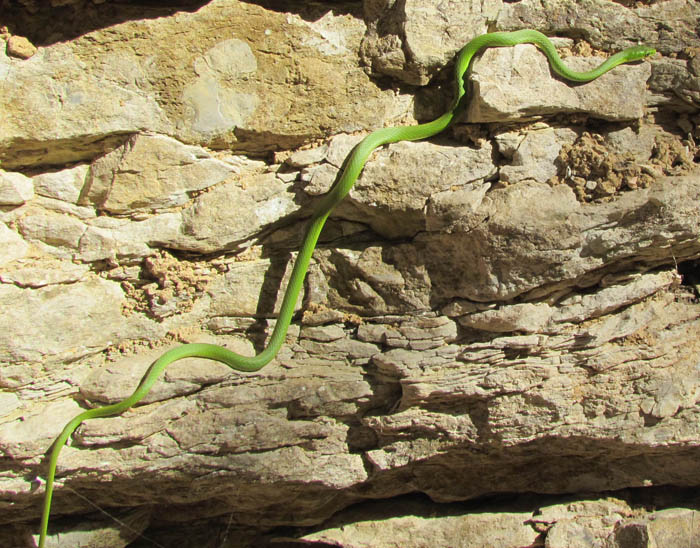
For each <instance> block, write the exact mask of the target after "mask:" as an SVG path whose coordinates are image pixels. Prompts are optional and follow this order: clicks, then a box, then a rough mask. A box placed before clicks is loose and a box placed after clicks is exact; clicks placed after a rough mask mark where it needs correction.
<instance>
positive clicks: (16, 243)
mask: <svg viewBox="0 0 700 548" xmlns="http://www.w3.org/2000/svg"><path fill="white" fill-rule="evenodd" d="M28 249H29V245H28V244H27V242H25V241H24V240H23V239H22V237H21V236H20V235H19V234H17V233H16V232H15V231H14V230H12V229H11V228H9V227H8V226H7V225H6V224H5V223H0V265H4V264H5V263H9V262H11V261H14V260H15V259H21V258H22V257H24V256H25V255H26V254H27V251H28Z"/></svg>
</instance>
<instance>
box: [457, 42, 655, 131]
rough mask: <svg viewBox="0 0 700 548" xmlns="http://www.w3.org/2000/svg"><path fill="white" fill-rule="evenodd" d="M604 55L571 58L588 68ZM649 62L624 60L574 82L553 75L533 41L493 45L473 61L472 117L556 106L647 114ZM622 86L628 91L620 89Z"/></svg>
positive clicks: (517, 114)
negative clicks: (604, 71)
mask: <svg viewBox="0 0 700 548" xmlns="http://www.w3.org/2000/svg"><path fill="white" fill-rule="evenodd" d="M603 61H604V59H575V58H567V59H566V63H567V65H568V66H569V67H570V68H572V69H573V70H578V71H582V72H583V71H586V70H590V69H593V68H595V67H597V66H598V65H599V64H601V63H602V62H603ZM650 75H651V67H650V65H649V63H642V64H640V65H635V66H633V65H624V66H619V67H616V70H614V71H610V72H609V73H607V74H604V75H603V76H601V77H600V78H598V79H596V80H594V81H592V82H589V83H588V84H586V85H585V86H571V85H569V83H567V82H566V80H564V79H557V78H554V77H553V76H552V72H551V69H550V67H549V63H548V61H547V58H546V57H545V56H544V54H543V53H542V52H540V51H539V50H538V49H537V48H536V47H535V46H533V45H530V44H522V45H518V46H514V47H512V48H492V49H489V50H487V51H485V52H484V53H483V54H482V55H481V57H480V58H479V59H478V60H477V61H475V62H474V68H473V70H472V81H473V85H474V97H475V98H474V100H472V101H471V102H470V104H469V110H468V114H467V119H468V120H469V121H470V122H495V121H502V120H509V119H527V118H531V117H534V116H538V115H546V114H550V113H552V112H567V113H585V114H588V115H590V116H593V117H595V118H602V119H605V120H618V121H619V120H636V119H639V118H641V117H642V116H643V115H644V103H645V95H646V82H647V80H648V79H649V76H650ZM616 89H624V90H625V93H624V94H619V93H616V92H615V90H616Z"/></svg>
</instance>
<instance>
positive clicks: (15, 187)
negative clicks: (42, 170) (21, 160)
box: [0, 171, 34, 206]
mask: <svg viewBox="0 0 700 548" xmlns="http://www.w3.org/2000/svg"><path fill="white" fill-rule="evenodd" d="M33 196H34V185H33V184H32V180H31V179H30V178H29V177H25V176H24V175H22V174H21V173H12V172H7V171H0V206H17V205H22V204H23V203H25V202H26V201H27V200H31V199H32V197H33Z"/></svg>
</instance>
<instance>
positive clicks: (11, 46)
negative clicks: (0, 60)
mask: <svg viewBox="0 0 700 548" xmlns="http://www.w3.org/2000/svg"><path fill="white" fill-rule="evenodd" d="M35 53H36V46H35V45H34V44H32V43H31V42H30V41H29V40H28V39H27V38H25V37H24V36H17V35H15V36H10V38H9V39H8V40H7V54H8V55H11V56H12V57H18V58H19V59H29V58H30V57H32V56H33V55H34V54H35Z"/></svg>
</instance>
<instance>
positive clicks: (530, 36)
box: [39, 30, 655, 548]
mask: <svg viewBox="0 0 700 548" xmlns="http://www.w3.org/2000/svg"><path fill="white" fill-rule="evenodd" d="M522 43H530V44H535V45H536V46H537V47H538V48H539V49H540V50H542V51H543V52H544V53H545V55H546V56H547V58H548V59H549V63H550V66H551V67H552V69H553V70H554V71H555V72H556V73H557V74H559V75H560V76H562V77H563V78H565V79H567V80H572V81H574V82H589V81H591V80H594V79H596V78H598V77H599V76H600V75H602V74H604V73H606V72H607V71H609V70H610V69H612V68H613V67H616V66H617V65H619V64H621V63H628V62H630V61H635V60H638V59H643V58H645V57H648V56H649V55H653V54H654V53H655V50H654V49H653V48H650V47H647V46H635V47H632V48H628V49H625V50H623V51H621V52H619V53H616V54H615V55H613V56H612V57H610V58H609V59H607V60H606V61H605V62H604V63H602V64H601V65H600V66H598V67H597V68H595V69H593V70H590V71H588V72H575V71H572V70H570V69H569V68H568V67H566V65H564V63H563V62H562V60H561V58H560V57H559V55H558V54H557V51H556V49H555V48H554V46H553V44H552V42H550V41H549V39H548V38H547V37H546V36H545V35H544V34H542V33H540V32H537V31H534V30H519V31H515V32H493V33H489V34H483V35H481V36H478V37H476V38H474V39H473V40H472V41H471V42H469V43H468V44H467V45H466V46H465V47H464V48H462V50H461V51H460V52H459V54H458V56H457V59H456V62H455V77H454V78H455V79H454V88H455V91H454V99H453V101H452V104H451V106H450V108H449V109H448V110H447V112H445V114H443V115H442V116H440V117H439V118H437V119H436V120H433V121H432V122H428V123H425V124H419V125H416V126H408V127H390V128H384V129H379V130H377V131H375V132H373V133H371V134H369V135H368V136H367V137H365V138H364V139H363V140H362V141H361V142H360V143H359V144H358V145H357V146H356V147H355V148H354V149H353V151H352V153H351V155H350V157H349V158H348V160H347V162H346V164H345V169H344V171H343V174H342V176H341V177H340V179H339V180H338V181H337V183H336V184H335V185H334V186H333V188H332V189H331V190H330V191H329V192H328V193H327V194H326V195H325V196H324V197H323V199H322V200H321V202H320V204H319V205H318V207H317V208H316V211H315V213H314V214H313V216H312V218H311V221H310V224H309V227H308V229H307V232H306V237H305V238H304V242H303V245H302V246H301V249H300V251H299V254H298V256H297V259H296V262H295V263H294V269H293V270H292V275H291V278H290V280H289V284H288V286H287V290H286V292H285V295H284V299H283V301H282V307H281V309H280V313H279V317H278V319H277V323H276V324H275V328H274V330H273V332H272V335H271V336H270V340H269V342H268V344H267V347H266V348H265V349H264V350H263V351H262V352H260V354H258V355H256V356H253V357H246V356H241V355H239V354H236V353H235V352H231V351H230V350H227V349H226V348H223V347H221V346H216V345H213V344H201V343H194V344H185V345H182V346H179V347H177V348H174V349H172V350H169V351H167V352H166V353H165V354H163V355H162V356H161V357H160V358H158V359H157V360H156V361H155V362H153V364H152V365H151V366H150V368H149V369H148V371H147V372H146V374H145V375H144V377H143V379H142V380H141V383H140V384H139V385H138V387H137V388H136V390H135V391H134V393H133V394H132V395H131V396H129V397H128V398H126V399H125V400H123V401H121V402H119V403H115V404H112V405H106V406H104V407H99V408H95V409H90V410H88V411H84V412H83V413H80V414H79V415H77V416H76V417H75V418H73V419H72V420H71V421H70V422H69V423H68V424H67V425H66V426H65V428H64V429H63V431H62V432H61V433H60V434H59V436H58V437H57V438H56V441H55V442H54V444H53V449H52V451H51V455H50V457H49V463H48V474H47V479H46V491H45V495H44V505H43V513H42V517H41V525H40V539H39V548H44V543H45V541H46V536H47V529H48V523H49V515H50V512H51V497H52V494H53V485H54V478H55V475H56V464H57V462H58V456H59V454H60V452H61V449H62V448H63V446H64V445H65V444H66V442H67V441H68V438H69V437H70V436H71V434H72V433H73V432H74V431H75V429H76V428H78V426H80V424H81V423H82V422H83V421H85V420H87V419H93V418H97V417H107V416H109V415H116V414H118V413H122V412H123V411H126V410H127V409H129V408H130V407H132V406H133V405H135V404H136V403H138V402H139V401H140V400H141V399H142V398H143V397H144V396H145V395H146V394H147V393H148V391H149V390H150V389H151V387H152V386H153V384H154V383H155V382H156V380H157V379H158V377H159V376H160V374H161V373H162V372H163V370H164V369H165V368H166V367H167V366H168V365H170V364H171V363H173V362H175V361H177V360H181V359H183V358H206V359H209V360H215V361H218V362H222V363H225V364H226V365H228V366H229V367H231V368H232V369H236V370H238V371H248V372H251V371H257V370H259V369H260V368H262V367H263V366H265V365H266V364H267V363H269V362H270V361H271V360H272V359H273V358H274V357H275V356H276V355H277V352H278V351H279V349H280V347H281V346H282V343H283V342H284V339H285V336H286V333H287V328H288V327H289V324H290V322H291V320H292V316H293V314H294V307H295V304H296V302H297V298H298V296H299V292H300V290H301V287H302V284H303V281H304V277H305V276H306V271H307V269H308V267H309V262H310V260H311V255H312V253H313V251H314V249H315V248H316V242H317V241H318V237H319V235H320V234H321V230H322V229H323V225H324V224H325V222H326V219H328V216H329V215H330V213H331V212H332V211H333V209H334V208H335V206H337V205H338V204H339V203H340V202H341V201H342V200H343V199H344V198H345V196H347V194H348V192H350V189H351V188H352V186H353V185H354V184H355V181H357V178H358V177H359V176H360V172H361V171H362V169H363V168H364V165H365V162H367V159H368V158H369V155H370V154H371V153H372V151H373V150H375V149H376V148H377V147H380V146H382V145H386V144H388V143H395V142H398V141H416V140H419V139H427V138H429V137H432V136H434V135H437V134H438V133H440V132H441V131H443V130H444V129H445V128H447V127H448V126H449V125H450V124H451V123H452V122H453V120H454V119H455V117H456V116H457V115H459V114H460V113H461V112H462V111H463V110H464V107H465V102H466V101H464V97H465V95H466V90H465V82H464V76H465V73H466V72H467V69H468V68H469V65H470V63H471V60H472V58H473V57H474V55H475V54H476V53H477V52H478V51H479V50H481V49H483V48H487V47H498V46H514V45H516V44H522Z"/></svg>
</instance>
